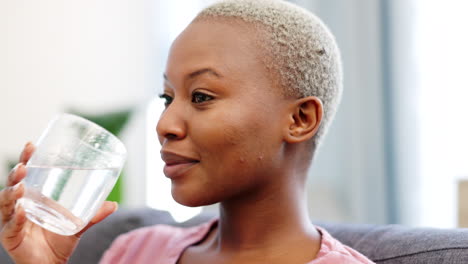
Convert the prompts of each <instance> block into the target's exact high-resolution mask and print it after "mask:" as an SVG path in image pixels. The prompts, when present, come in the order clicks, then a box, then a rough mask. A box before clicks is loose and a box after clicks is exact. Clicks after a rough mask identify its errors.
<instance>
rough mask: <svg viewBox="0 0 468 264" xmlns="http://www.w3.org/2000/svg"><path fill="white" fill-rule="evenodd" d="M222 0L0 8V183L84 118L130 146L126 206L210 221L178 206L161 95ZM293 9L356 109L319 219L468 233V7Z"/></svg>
mask: <svg viewBox="0 0 468 264" xmlns="http://www.w3.org/2000/svg"><path fill="white" fill-rule="evenodd" d="M212 2H214V1H208V0H171V1H150V0H132V1H128V0H112V1H111V0H98V1H94V0H93V1H91V0H82V1H58V0H42V1H24V0H15V1H10V0H0V185H3V184H4V183H5V179H6V176H7V174H8V171H9V167H10V166H11V165H10V164H12V163H14V162H16V161H17V159H18V156H19V153H20V151H21V149H22V148H23V146H24V144H25V143H26V142H27V141H33V142H34V141H36V140H37V138H38V137H39V135H40V133H41V132H42V130H43V129H44V128H45V127H46V124H47V122H48V121H49V120H50V119H51V118H52V117H53V116H54V115H55V114H57V113H59V112H63V111H68V112H75V113H80V114H82V115H85V116H88V117H89V118H90V119H93V120H98V121H100V122H103V123H106V122H107V123H109V124H108V125H110V126H113V127H115V128H116V130H115V131H116V133H117V134H118V136H119V137H120V138H121V139H123V140H124V142H125V144H126V145H127V148H128V151H129V159H128V162H127V165H126V168H125V174H124V175H123V176H122V179H121V183H120V186H119V189H118V190H117V191H116V192H118V193H117V195H116V196H115V197H114V198H113V199H115V200H118V201H119V202H120V203H121V204H122V205H123V206H128V207H141V206H151V207H154V208H157V209H162V210H169V211H170V212H171V213H172V215H173V217H174V218H175V219H176V220H178V221H183V220H185V219H188V218H190V217H192V216H194V215H196V214H198V213H199V212H200V211H201V210H202V208H186V207H183V206H180V205H178V204H177V203H175V202H174V201H173V200H172V198H171V196H170V182H169V180H168V179H166V178H165V177H164V176H163V174H162V162H161V161H160V158H159V143H158V141H157V137H156V132H155V125H156V122H157V120H158V116H159V113H160V112H161V110H162V102H161V101H160V100H158V99H155V98H156V97H157V96H156V95H157V94H158V93H159V92H160V91H161V87H162V73H163V71H164V66H165V60H166V56H167V52H168V49H169V47H170V44H171V42H172V40H173V39H174V38H175V37H176V36H177V35H178V34H179V33H180V31H182V30H183V28H184V27H185V26H186V25H187V24H188V23H189V22H190V21H191V19H192V18H193V17H194V16H195V15H196V14H197V12H198V11H200V10H201V9H202V8H203V7H204V6H206V5H208V4H210V3H212ZM291 2H295V3H296V4H298V5H301V6H303V7H305V8H307V9H309V10H311V11H312V12H314V13H316V14H317V15H318V16H319V17H321V18H322V19H323V21H324V22H325V23H326V24H327V25H328V26H329V28H330V29H331V31H332V32H333V33H334V34H335V36H336V39H337V42H338V45H339V46H340V48H341V52H342V58H343V63H344V95H343V101H342V104H341V106H340V109H339V111H338V114H337V116H336V120H335V122H334V124H333V125H332V127H331V129H330V132H329V135H328V136H327V137H326V139H325V142H324V144H323V146H322V148H321V150H320V153H319V155H318V157H317V159H316V160H315V164H314V165H313V167H312V169H311V171H310V179H309V182H308V188H309V194H308V195H309V196H308V199H309V207H310V214H311V216H312V218H313V219H316V220H326V221H337V222H349V223H376V224H387V223H398V224H405V225H410V226H433V227H456V226H459V225H460V221H461V220H460V219H459V216H460V215H461V213H460V212H461V211H462V210H463V208H464V206H465V205H464V204H463V202H464V201H463V200H460V199H458V197H459V196H460V193H459V186H460V183H462V182H464V180H466V179H468V162H467V161H466V157H468V155H467V154H468V153H467V152H468V124H467V118H466V115H467V114H468V104H467V103H466V101H467V96H468V79H467V78H466V76H467V75H468V72H467V67H466V64H467V62H468V49H467V48H466V47H468V34H466V27H467V25H468V16H466V14H465V12H466V10H468V2H466V1H458V0H444V1H442V0H424V1H423V0H392V1H390V0H388V1H386V0H296V1H291ZM465 202H468V201H465ZM205 210H215V208H213V207H209V208H205Z"/></svg>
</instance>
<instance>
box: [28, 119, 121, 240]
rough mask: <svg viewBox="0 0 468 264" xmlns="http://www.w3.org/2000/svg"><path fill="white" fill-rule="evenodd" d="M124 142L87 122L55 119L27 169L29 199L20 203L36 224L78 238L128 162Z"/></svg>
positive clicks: (41, 139)
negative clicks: (76, 235) (126, 161)
mask: <svg viewBox="0 0 468 264" xmlns="http://www.w3.org/2000/svg"><path fill="white" fill-rule="evenodd" d="M126 153H127V151H126V149H125V146H124V145H123V143H122V142H121V141H120V140H119V139H118V138H117V137H115V136H114V135H112V134H111V133H109V132H108V131H107V130H105V129H104V128H102V127H100V126H98V125H96V124H94V123H92V122H91V121H88V120H86V119H84V118H81V117H78V116H75V115H71V114H61V115H59V116H58V117H56V118H55V119H53V120H52V121H51V122H50V123H49V125H48V127H47V129H46V130H45V131H44V132H43V134H42V135H41V137H40V138H39V140H38V142H37V144H36V150H35V152H34V154H33V155H32V157H31V158H30V160H29V161H28V163H27V164H26V169H27V175H26V177H25V179H24V180H23V183H24V185H25V187H26V188H25V190H26V191H25V195H24V197H23V198H21V199H20V200H19V203H20V204H21V205H22V206H23V208H24V209H25V211H26V216H27V218H28V219H29V220H31V221H32V222H34V223H36V224H38V225H40V226H42V227H43V228H46V229H48V230H50V231H52V232H54V233H57V234H60V235H66V236H68V235H73V234H76V233H78V232H79V231H80V230H81V229H83V228H84V227H85V226H86V225H87V224H88V222H89V221H90V220H91V218H92V217H93V216H94V215H95V214H96V212H97V210H98V209H99V208H100V207H101V205H102V204H103V202H104V200H105V199H106V198H107V196H108V195H109V193H110V191H111V190H112V188H113V187H114V185H115V183H116V181H117V178H118V176H119V174H120V171H121V170H122V167H123V164H124V162H125V159H126V156H127V154H126Z"/></svg>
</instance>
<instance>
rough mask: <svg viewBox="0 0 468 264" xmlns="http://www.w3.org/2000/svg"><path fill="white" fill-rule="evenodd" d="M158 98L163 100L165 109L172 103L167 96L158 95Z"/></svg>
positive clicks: (170, 98)
mask: <svg viewBox="0 0 468 264" xmlns="http://www.w3.org/2000/svg"><path fill="white" fill-rule="evenodd" d="M159 98H161V99H163V100H164V105H165V106H166V107H167V106H168V105H170V104H171V103H172V100H173V98H172V97H171V96H169V95H167V94H161V95H159Z"/></svg>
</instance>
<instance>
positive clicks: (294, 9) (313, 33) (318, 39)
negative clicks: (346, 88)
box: [195, 0, 343, 149]
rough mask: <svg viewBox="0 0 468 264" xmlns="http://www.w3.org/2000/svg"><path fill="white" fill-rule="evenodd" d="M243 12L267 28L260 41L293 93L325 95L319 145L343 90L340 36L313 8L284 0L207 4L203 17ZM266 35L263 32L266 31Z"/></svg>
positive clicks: (283, 85) (316, 142)
mask: <svg viewBox="0 0 468 264" xmlns="http://www.w3.org/2000/svg"><path fill="white" fill-rule="evenodd" d="M210 18H238V19H241V20H243V21H245V22H247V23H250V24H253V25H255V26H256V27H255V28H259V27H258V25H260V26H261V27H260V28H261V29H264V30H263V31H265V32H262V33H265V35H264V36H266V41H260V42H258V43H260V44H259V45H261V47H260V48H261V50H263V51H265V52H266V54H267V56H265V58H263V61H264V64H265V66H266V68H267V69H268V70H270V72H271V71H273V72H274V75H275V76H278V75H279V79H278V81H279V82H280V86H281V88H282V89H283V91H284V92H285V94H286V95H287V96H294V97H298V98H301V97H307V96H316V97H318V98H320V100H321V101H322V103H323V106H324V114H323V118H322V124H321V126H320V128H319V130H318V131H317V134H316V135H315V136H314V138H313V139H312V143H313V145H314V146H315V147H314V149H316V148H317V147H318V145H319V143H320V142H321V139H322V137H323V136H324V135H325V133H326V131H327V129H328V127H329V125H330V123H331V121H332V120H333V117H334V115H335V113H336V110H337V107H338V105H339V102H340V100H341V94H342V78H343V77H342V68H341V58H340V52H339V50H338V46H337V44H336V42H335V38H334V37H333V35H332V34H331V32H330V30H329V29H328V28H327V27H326V26H325V25H324V23H323V22H322V21H321V20H320V19H319V18H318V17H317V16H315V15H314V14H312V13H311V12H309V11H307V10H305V9H303V8H301V7H298V6H296V5H293V4H291V3H288V2H285V1H282V0H225V1H221V2H218V3H215V4H213V5H211V6H209V7H207V8H205V9H204V10H202V11H201V12H200V13H199V14H198V16H197V17H196V18H195V20H197V19H210ZM262 36H263V35H262Z"/></svg>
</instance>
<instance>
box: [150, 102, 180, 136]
mask: <svg viewBox="0 0 468 264" xmlns="http://www.w3.org/2000/svg"><path fill="white" fill-rule="evenodd" d="M156 131H157V133H158V139H159V142H160V143H161V145H162V144H163V143H164V141H166V140H180V139H183V138H185V136H186V131H187V130H186V124H185V121H184V119H183V116H182V113H180V109H177V108H176V107H175V105H172V104H171V105H170V106H169V107H168V108H166V110H165V111H163V112H162V114H161V116H160V117H159V121H158V124H157V126H156Z"/></svg>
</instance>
